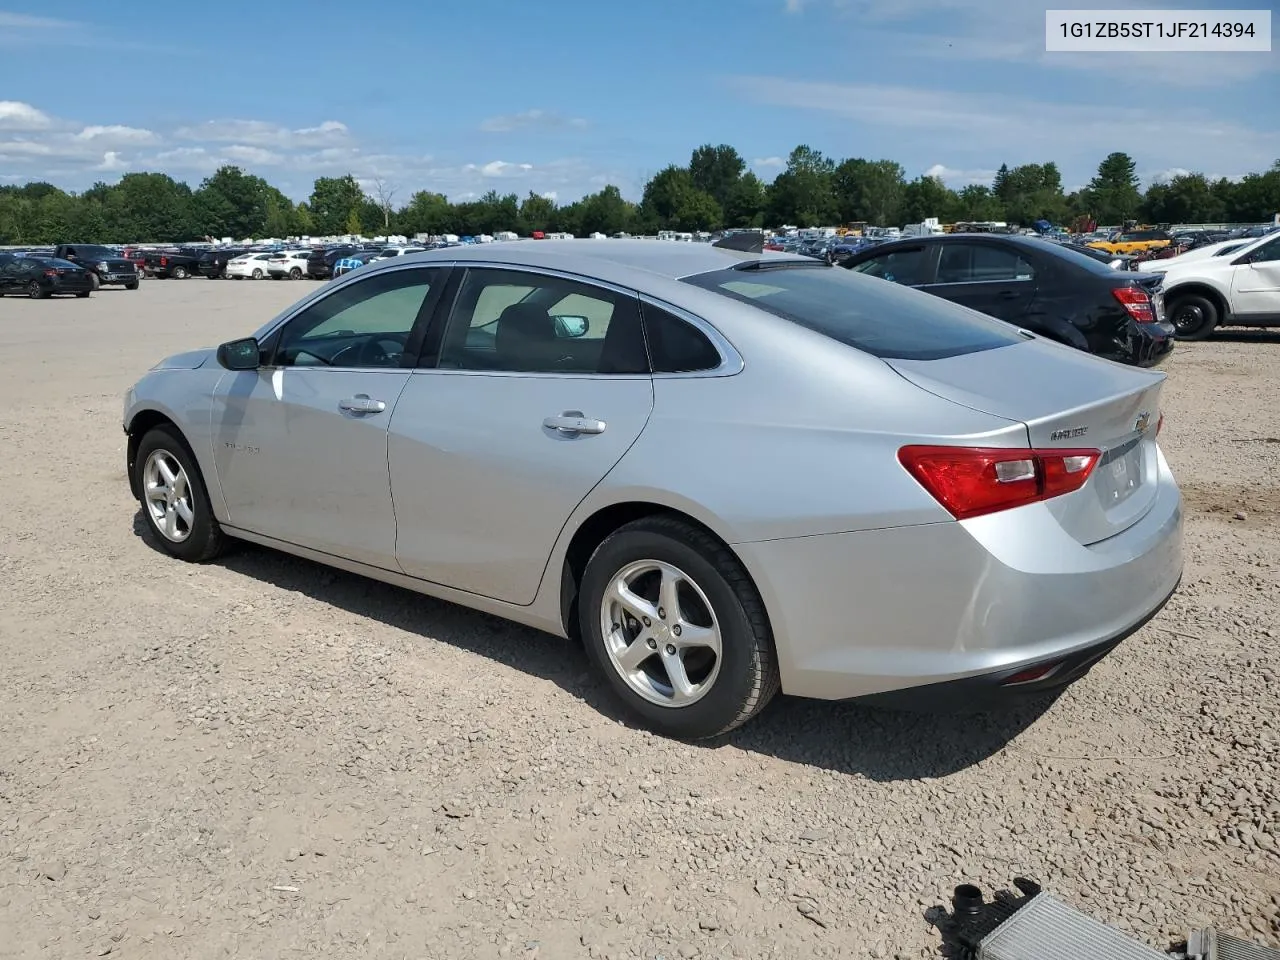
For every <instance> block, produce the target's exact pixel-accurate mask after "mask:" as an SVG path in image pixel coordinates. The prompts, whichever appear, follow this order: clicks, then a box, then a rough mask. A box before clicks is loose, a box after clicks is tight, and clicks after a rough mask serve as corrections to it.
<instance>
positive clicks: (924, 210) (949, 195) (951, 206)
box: [902, 177, 956, 223]
mask: <svg viewBox="0 0 1280 960" xmlns="http://www.w3.org/2000/svg"><path fill="white" fill-rule="evenodd" d="M955 208H956V195H955V194H954V193H953V192H952V191H951V190H950V189H949V188H948V187H947V185H946V184H945V183H943V182H942V178H941V177H917V178H916V179H915V180H912V181H911V182H910V183H908V184H907V185H906V188H905V189H904V190H903V199H902V222H903V223H920V222H921V221H923V220H925V219H926V218H928V217H937V218H938V219H939V220H950V219H951V218H952V216H953V215H954V213H955Z"/></svg>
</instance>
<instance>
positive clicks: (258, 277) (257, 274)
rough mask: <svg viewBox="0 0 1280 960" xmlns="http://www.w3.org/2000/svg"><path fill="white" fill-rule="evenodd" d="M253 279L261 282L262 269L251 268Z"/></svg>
mask: <svg viewBox="0 0 1280 960" xmlns="http://www.w3.org/2000/svg"><path fill="white" fill-rule="evenodd" d="M253 279H255V280H261V279H262V268H261V267H254V268H253Z"/></svg>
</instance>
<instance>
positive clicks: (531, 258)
mask: <svg viewBox="0 0 1280 960" xmlns="http://www.w3.org/2000/svg"><path fill="white" fill-rule="evenodd" d="M409 259H410V260H411V261H412V262H428V263H430V262H437V261H439V262H445V263H448V262H452V261H472V262H494V263H506V264H512V265H516V266H527V267H533V268H542V269H548V270H563V271H565V272H568V273H581V274H585V275H588V276H600V277H602V278H607V277H606V275H614V276H616V275H618V274H620V273H626V272H628V271H640V272H643V273H646V274H650V275H652V276H657V277H662V278H663V279H667V280H679V279H681V278H682V277H690V276H694V275H695V274H699V273H710V272H712V271H714V270H726V269H728V268H730V267H735V266H739V265H741V264H743V263H752V262H755V261H759V260H768V261H779V262H783V261H789V262H794V263H806V264H808V263H812V262H813V261H812V260H811V259H810V258H809V257H794V256H786V255H785V254H779V253H771V252H767V251H766V252H764V253H742V252H739V251H736V250H725V249H722V248H720V247H716V246H713V245H712V244H709V243H682V242H677V241H672V240H508V241H505V242H503V243H485V244H476V245H474V246H467V247H466V248H461V247H446V248H443V249H439V250H428V251H425V252H423V253H415V254H410V255H409ZM396 262H397V263H398V264H400V265H403V264H404V263H405V259H404V258H397V261H396ZM378 269H388V267H379V268H378Z"/></svg>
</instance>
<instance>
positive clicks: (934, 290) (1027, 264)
mask: <svg viewBox="0 0 1280 960" xmlns="http://www.w3.org/2000/svg"><path fill="white" fill-rule="evenodd" d="M841 266H842V267H845V268H847V269H850V270H857V271H858V272H859V273H865V274H867V275H868V276H872V277H881V278H883V279H885V280H890V281H893V282H894V283H901V284H904V285H906V286H911V287H915V288H916V289H918V290H923V291H925V292H926V293H931V294H933V295H934V296H937V297H942V298H943V299H944V300H950V301H951V302H952V303H958V304H960V305H961V306H965V307H971V308H972V309H974V310H977V311H979V312H981V313H985V314H987V315H988V316H992V317H995V318H997V319H999V320H1004V321H1006V322H1008V323H1011V324H1013V325H1015V326H1018V327H1021V328H1023V329H1025V330H1030V331H1031V332H1032V333H1036V334H1039V335H1040V336H1043V337H1046V338H1048V339H1050V340H1057V341H1058V342H1059V343H1065V344H1067V345H1068V346H1072V347H1076V348H1078V349H1080V350H1085V351H1087V352H1089V353H1093V354H1097V355H1098V356H1100V357H1105V358H1107V359H1108V360H1118V361H1120V362H1122V363H1129V364H1134V365H1136V366H1140V367H1150V366H1154V365H1155V364H1157V363H1159V362H1160V361H1161V360H1163V359H1164V358H1165V357H1167V356H1168V355H1169V351H1171V350H1172V349H1173V343H1174V337H1173V325H1172V324H1170V323H1168V322H1167V321H1166V320H1165V316H1164V300H1163V297H1162V296H1161V294H1160V285H1161V282H1162V280H1163V278H1162V277H1161V275H1160V274H1158V273H1156V274H1152V273H1137V272H1133V271H1129V270H1114V269H1112V268H1111V267H1109V266H1107V265H1106V264H1105V263H1100V262H1098V261H1097V260H1095V259H1093V258H1092V257H1090V256H1088V255H1086V254H1083V253H1078V252H1077V251H1075V250H1072V249H1071V248H1069V247H1066V246H1063V245H1061V244H1057V243H1052V242H1049V241H1046V240H1042V239H1040V238H1038V237H1023V236H1015V235H996V234H985V233H952V234H946V235H943V236H932V237H918V238H913V239H910V240H896V241H893V242H891V243H885V244H881V245H880V246H878V247H873V248H872V249H869V250H864V251H862V252H861V253H856V254H854V255H853V256H851V257H849V259H847V260H846V261H844V263H843V264H841ZM886 322H892V318H886Z"/></svg>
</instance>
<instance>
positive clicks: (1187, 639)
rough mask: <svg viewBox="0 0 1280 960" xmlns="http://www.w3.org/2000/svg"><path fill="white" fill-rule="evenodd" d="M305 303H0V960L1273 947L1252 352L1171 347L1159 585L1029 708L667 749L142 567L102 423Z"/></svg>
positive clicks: (1268, 572) (419, 606) (1263, 568)
mask: <svg viewBox="0 0 1280 960" xmlns="http://www.w3.org/2000/svg"><path fill="white" fill-rule="evenodd" d="M311 289H312V287H311V286H310V285H309V284H308V283H307V282H305V281H304V282H297V283H294V282H270V281H264V282H258V283H253V282H229V281H207V280H201V279H191V280H186V281H172V280H170V281H165V280H149V281H147V282H145V283H144V284H143V286H142V289H141V290H139V291H137V292H127V291H123V290H114V289H113V290H103V291H101V292H99V293H97V294H95V295H94V296H93V297H92V298H91V299H89V300H88V301H83V300H75V299H70V300H56V301H28V300H22V299H16V298H5V299H3V300H0V658H2V669H3V673H2V675H0V676H2V682H0V957H4V958H17V957H22V958H28V957H29V958H49V960H54V958H56V960H62V958H71V957H81V956H89V957H93V956H104V955H110V956H111V957H113V958H114V957H126V958H157V960H158V958H165V960H174V958H186V957H193V958H194V957H199V958H206V957H221V956H243V957H254V958H285V957H307V958H315V957H387V958H401V957H403V958H428V957H451V958H470V957H477V958H479V957H497V956H514V957H534V956H538V957H543V958H576V957H587V956H589V957H594V958H601V957H615V958H622V957H646V958H654V957H664V958H667V960H673V958H676V957H680V958H691V957H698V956H703V957H743V958H755V957H787V958H794V957H810V956H811V957H895V956H902V957H919V956H932V957H936V956H938V951H937V944H938V938H937V934H936V932H935V931H934V930H932V929H931V928H930V927H929V926H928V925H927V924H926V922H925V921H924V919H923V917H922V914H923V912H924V910H925V909H926V908H927V907H928V906H930V905H932V904H935V903H942V902H944V901H945V900H946V898H947V897H948V896H949V893H950V890H951V888H952V887H953V886H954V885H955V884H957V883H959V882H962V881H964V880H965V879H972V880H974V881H975V882H977V883H979V884H980V885H982V886H983V887H984V888H985V889H990V888H991V887H992V886H993V885H997V886H1008V885H1009V883H1010V882H1011V881H1012V879H1013V877H1015V876H1018V875H1025V876H1029V877H1033V878H1035V879H1037V880H1039V881H1040V882H1041V883H1043V884H1044V885H1045V886H1046V887H1047V888H1048V889H1051V890H1053V891H1054V892H1055V893H1057V894H1058V895H1060V896H1062V897H1063V898H1065V899H1067V900H1068V901H1070V902H1071V903H1073V904H1074V905H1076V906H1077V907H1079V908H1081V909H1083V910H1085V911H1087V912H1089V913H1091V914H1092V915H1093V916H1095V917H1097V918H1098V919H1100V920H1103V921H1106V922H1110V923H1114V924H1116V925H1118V926H1119V927H1120V928H1122V929H1125V930H1128V931H1132V932H1134V933H1135V934H1136V935H1138V936H1140V937H1141V938H1143V939H1145V940H1147V941H1148V942H1150V943H1152V944H1153V945H1156V946H1159V947H1161V948H1162V949H1163V948H1165V947H1167V945H1168V942H1169V941H1170V940H1173V939H1180V938H1182V937H1184V936H1185V935H1186V934H1187V932H1188V931H1189V930H1190V929H1192V928H1195V927H1197V926H1201V925H1206V924H1214V925H1218V926H1219V927H1220V928H1223V929H1226V930H1229V931H1231V932H1234V933H1236V934H1237V935H1244V936H1249V937H1252V938H1253V939H1256V940H1258V941H1259V942H1263V943H1269V944H1272V945H1278V944H1280V934H1278V933H1277V929H1278V925H1280V714H1278V712H1277V707H1278V706H1280V622H1278V621H1280V615H1277V613H1276V609H1277V606H1276V591H1277V584H1280V480H1278V477H1280V421H1278V419H1277V416H1276V388H1277V384H1280V334H1259V333H1237V334H1234V335H1228V336H1223V337H1220V338H1217V339H1214V340H1212V341H1210V342H1207V343H1200V344H1180V345H1179V346H1178V348H1177V350H1176V353H1175V356H1174V357H1173V359H1172V360H1171V362H1170V363H1169V365H1168V370H1169V374H1170V378H1169V382H1168V385H1167V387H1166V394H1165V398H1166V399H1165V403H1166V406H1165V413H1166V418H1167V419H1166V423H1165V428H1164V434H1163V441H1164V444H1165V448H1166V451H1167V454H1168V457H1169V459H1170V461H1171V463H1172V465H1173V468H1174V470H1175V473H1176V474H1177V476H1178V479H1179V481H1180V483H1181V484H1182V487H1183V490H1184V493H1185V496H1186V508H1187V528H1186V535H1187V544H1186V547H1187V552H1186V574H1185V578H1184V581H1183V586H1182V589H1181V591H1180V593H1178V594H1177V596H1176V597H1175V598H1174V600H1173V601H1172V602H1171V603H1170V604H1169V606H1168V607H1167V608H1166V609H1165V611H1164V612H1163V613H1162V614H1161V615H1160V616H1158V617H1157V618H1156V619H1155V620H1154V621H1153V622H1152V623H1150V624H1149V625H1148V626H1146V627H1145V628H1143V629H1142V630H1141V631H1140V632H1139V633H1138V634H1136V635H1135V636H1133V637H1132V638H1131V639H1129V640H1128V641H1126V642H1125V643H1124V644H1122V645H1121V647H1120V648H1119V649H1118V650H1117V651H1116V652H1115V653H1114V654H1112V655H1111V656H1110V657H1108V658H1107V659H1106V660H1104V661H1103V662H1102V664H1101V665H1100V666H1099V667H1097V668H1096V669H1095V670H1094V671H1093V672H1092V673H1091V674H1090V675H1089V676H1088V677H1087V678H1086V679H1085V680H1083V681H1082V682H1080V683H1078V684H1077V685H1075V686H1074V687H1073V688H1071V689H1070V690H1069V691H1068V692H1066V693H1065V694H1064V695H1062V696H1061V697H1060V698H1058V699H1057V700H1056V701H1055V702H1054V703H1052V704H1037V705H1031V706H1028V707H1026V708H1022V709H1019V710H1016V711H1013V712H1007V713H1002V714H999V715H985V716H980V717H974V718H959V719H958V718H954V717H951V718H947V717H942V718H930V717H919V716H903V715H898V714H892V713H884V712H876V711H873V710H870V709H867V708H860V707H855V706H850V705H832V704H822V703H807V702H796V701H788V700H780V701H777V702H775V704H774V705H773V706H772V707H771V708H770V709H769V710H768V711H767V712H766V713H765V714H764V715H763V716H761V717H759V718H758V719H757V720H756V721H755V722H753V723H752V724H751V725H749V726H748V727H747V728H746V729H744V730H742V731H740V732H739V733H737V734H736V735H733V736H731V737H729V738H728V740H727V742H724V743H716V744H712V745H707V746H688V745H684V744H680V743H675V742H670V741H666V740H662V739H659V738H656V737H653V736H650V735H648V734H646V733H643V732H640V731H638V730H636V729H634V728H632V727H631V726H629V725H627V724H625V723H623V722H621V721H620V719H619V717H618V715H617V714H616V712H615V711H614V709H613V707H612V705H611V703H610V701H609V699H608V697H607V695H606V691H605V690H604V688H603V687H602V686H600V685H598V684H597V683H596V682H595V681H594V679H592V678H591V677H589V676H588V674H587V665H586V661H585V659H584V657H583V656H582V654H581V653H580V652H579V651H578V650H576V649H574V648H573V647H572V646H571V645H570V644H568V643H567V642H565V641H562V640H558V639H556V638H553V637H549V636H545V635H542V634H538V633H535V632H532V631H529V630H526V629H524V628H520V627H516V626H512V625H509V624H507V623H504V622H501V621H498V620H495V619H492V618H489V617H486V616H482V615H479V614H476V613H472V612H469V611H467V610H465V609H462V608H459V607H454V606H450V605H447V604H444V603H439V602H436V601H433V600H430V599H426V598H423V597H420V596H417V595H415V594H411V593H407V592H405V591H401V590H398V589H394V588H391V587H386V586H382V585H379V584H376V583H372V582H368V581H365V580H362V579H360V578H358V577H354V576H349V575H347V574H344V573H339V572H335V571H331V570H328V569H326V568H323V567H320V566H317V565H315V564H312V563H309V562H305V561H301V560H295V559H292V558H290V557H287V556H284V555H280V554H276V553H272V552H270V551H266V550H261V549H257V548H245V549H242V550H239V551H237V552H235V553H233V554H232V555H229V556H228V557H226V558H225V559H223V560H221V561H219V562H217V563H214V564H212V565H208V566H203V567H193V566H188V565H186V564H183V563H180V562H177V561H173V560H169V559H167V558H166V557H165V556H163V555H161V554H160V553H159V552H158V551H157V550H156V549H155V548H153V547H152V546H150V545H149V542H148V541H147V540H146V539H145V538H144V537H143V536H141V530H142V527H141V523H142V521H141V519H140V514H139V513H138V508H137V504H136V503H134V502H133V500H132V499H131V498H130V496H129V492H128V488H127V484H126V480H125V475H124V436H123V434H122V433H121V429H120V415H121V397H122V393H123V391H124V390H125V389H126V387H128V385H129V384H130V383H132V382H133V381H134V380H135V379H136V378H137V377H138V376H139V375H141V374H142V373H143V372H144V371H145V370H146V369H147V368H148V367H149V366H150V365H151V364H152V363H154V362H155V361H156V360H158V359H160V358H161V357H163V356H165V355H167V354H170V353H173V352H176V351H179V350H182V349H188V348H193V347H199V346H207V345H213V344H215V343H217V342H219V341H222V340H225V339H230V338H232V337H235V336H240V335H244V334H247V333H249V332H251V331H252V330H253V329H254V328H256V327H257V326H258V325H259V324H260V323H261V322H263V321H264V320H266V319H269V318H270V317H271V316H272V315H274V314H275V313H276V312H277V311H278V310H279V309H280V308H282V307H283V306H285V305H286V304H288V303H290V302H292V301H293V300H294V299H296V298H297V297H299V296H301V295H302V294H303V293H304V292H307V291H309V290H311ZM854 614H855V615H856V611H855V612H854Z"/></svg>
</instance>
